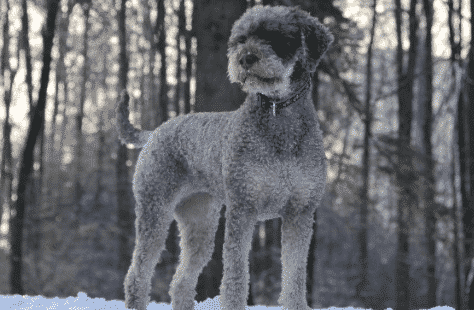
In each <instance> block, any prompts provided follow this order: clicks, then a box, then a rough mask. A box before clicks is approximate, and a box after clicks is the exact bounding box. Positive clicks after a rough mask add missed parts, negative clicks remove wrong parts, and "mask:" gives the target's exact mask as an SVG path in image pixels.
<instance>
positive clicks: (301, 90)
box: [257, 78, 311, 116]
mask: <svg viewBox="0 0 474 310" xmlns="http://www.w3.org/2000/svg"><path fill="white" fill-rule="evenodd" d="M310 86H311V82H310V78H306V79H304V81H303V82H302V83H301V84H300V85H299V87H297V89H296V90H295V91H294V92H293V93H292V95H291V96H290V97H288V98H285V99H279V98H270V97H267V96H265V95H264V94H260V93H257V98H258V100H259V101H260V106H261V107H262V109H263V110H264V111H270V113H272V114H273V116H276V114H277V112H278V111H279V110H281V109H283V108H286V107H287V106H289V105H291V104H293V103H295V102H297V101H298V100H301V99H302V98H303V99H304V97H305V96H306V93H307V92H308V90H309V88H310Z"/></svg>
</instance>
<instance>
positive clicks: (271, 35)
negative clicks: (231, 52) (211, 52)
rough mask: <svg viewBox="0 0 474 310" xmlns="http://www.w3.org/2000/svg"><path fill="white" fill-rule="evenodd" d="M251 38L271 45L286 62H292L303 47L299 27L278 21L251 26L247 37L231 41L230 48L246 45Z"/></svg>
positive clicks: (243, 36)
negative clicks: (298, 50)
mask: <svg viewBox="0 0 474 310" xmlns="http://www.w3.org/2000/svg"><path fill="white" fill-rule="evenodd" d="M249 37H255V38H257V39H259V40H261V41H263V43H264V44H268V45H270V47H271V48H272V49H273V51H274V52H275V54H276V55H277V56H278V57H279V58H281V59H283V60H285V61H288V60H290V59H291V58H292V57H293V56H294V55H295V53H296V50H297V49H298V48H299V47H300V46H301V34H300V30H299V28H298V26H297V25H291V24H290V25H289V24H285V25H282V24H281V23H280V22H277V21H262V22H260V23H258V24H256V25H251V26H250V27H249V29H248V34H247V35H241V36H238V37H236V38H234V39H233V40H231V41H229V48H234V47H236V46H237V45H238V44H244V43H245V42H246V41H247V39H248V38H249Z"/></svg>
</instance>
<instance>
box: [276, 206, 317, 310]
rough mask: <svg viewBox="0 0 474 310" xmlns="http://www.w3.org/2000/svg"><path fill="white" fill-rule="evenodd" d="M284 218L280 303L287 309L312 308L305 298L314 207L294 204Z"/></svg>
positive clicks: (303, 309)
mask: <svg viewBox="0 0 474 310" xmlns="http://www.w3.org/2000/svg"><path fill="white" fill-rule="evenodd" d="M292 207H293V208H291V207H290V209H292V211H290V212H287V213H286V214H285V215H284V216H283V219H282V227H281V231H282V236H281V246H282V249H281V261H282V265H283V268H282V283H281V284H282V285H281V295H280V298H279V299H278V303H279V304H280V305H282V306H283V309H285V310H310V308H309V307H308V304H307V301H306V263H307V258H308V250H309V243H310V241H311V235H312V232H313V222H314V221H313V213H314V212H311V209H312V208H308V209H306V208H305V210H304V211H303V212H299V211H298V206H292Z"/></svg>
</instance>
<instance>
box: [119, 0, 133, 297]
mask: <svg viewBox="0 0 474 310" xmlns="http://www.w3.org/2000/svg"><path fill="white" fill-rule="evenodd" d="M126 2H127V0H121V2H120V10H119V12H118V14H117V17H118V26H119V27H118V28H119V45H120V52H119V63H120V69H119V81H120V82H119V89H120V90H123V89H126V88H127V81H128V79H127V74H128V66H129V65H128V57H127V39H126V27H125V25H126V7H127V6H126ZM117 141H118V139H117ZM117 143H118V151H117V162H116V168H115V169H116V172H117V198H118V199H117V205H118V227H119V253H118V256H119V258H118V260H119V262H118V270H119V273H120V275H121V278H123V277H124V276H125V273H126V272H127V268H128V265H129V264H130V261H131V246H130V242H129V240H130V236H133V235H134V232H133V214H132V210H133V205H134V204H133V198H132V193H131V184H130V180H129V174H128V167H127V159H128V158H127V148H126V146H125V145H123V144H121V143H120V142H119V141H118V142H117ZM118 295H119V298H120V299H123V298H124V292H123V288H122V287H120V289H119V294H118Z"/></svg>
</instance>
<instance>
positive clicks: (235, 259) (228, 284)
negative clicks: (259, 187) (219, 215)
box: [220, 205, 257, 310]
mask: <svg viewBox="0 0 474 310" xmlns="http://www.w3.org/2000/svg"><path fill="white" fill-rule="evenodd" d="M256 223H257V214H256V213H255V210H254V209H253V208H251V207H245V206H242V205H229V206H227V210H226V225H225V241H224V251H223V258H224V276H223V279H222V285H221V288H220V292H221V305H222V308H223V309H226V310H244V309H245V306H247V296H248V291H249V251H250V248H251V244H252V235H253V230H254V227H255V224H256Z"/></svg>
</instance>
